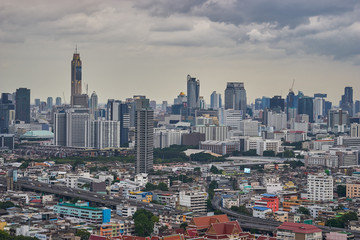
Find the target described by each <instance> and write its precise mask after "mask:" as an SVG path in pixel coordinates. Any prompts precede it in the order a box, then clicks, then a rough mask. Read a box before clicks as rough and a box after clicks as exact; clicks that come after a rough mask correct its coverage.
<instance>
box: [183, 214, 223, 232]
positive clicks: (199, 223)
mask: <svg viewBox="0 0 360 240" xmlns="http://www.w3.org/2000/svg"><path fill="white" fill-rule="evenodd" d="M226 222H229V218H228V216H227V215H226V214H222V215H214V216H204V217H194V218H192V219H191V221H190V223H189V226H190V227H195V228H196V229H205V228H209V227H210V225H211V224H212V223H226Z"/></svg>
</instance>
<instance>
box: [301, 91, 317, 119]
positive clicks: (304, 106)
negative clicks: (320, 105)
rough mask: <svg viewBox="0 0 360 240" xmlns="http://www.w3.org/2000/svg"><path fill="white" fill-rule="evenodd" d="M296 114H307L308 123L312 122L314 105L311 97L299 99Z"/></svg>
mask: <svg viewBox="0 0 360 240" xmlns="http://www.w3.org/2000/svg"><path fill="white" fill-rule="evenodd" d="M298 114H307V115H308V116H309V121H310V122H314V103H313V98H312V97H305V96H304V97H301V98H300V99H299V107H298Z"/></svg>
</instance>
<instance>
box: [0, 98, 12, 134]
mask: <svg viewBox="0 0 360 240" xmlns="http://www.w3.org/2000/svg"><path fill="white" fill-rule="evenodd" d="M14 112H15V105H14V104H13V103H12V101H9V100H7V99H6V98H4V96H2V98H1V102H0V133H8V132H9V123H10V120H14V119H11V118H12V117H11V116H12V115H14Z"/></svg>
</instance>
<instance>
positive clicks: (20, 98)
mask: <svg viewBox="0 0 360 240" xmlns="http://www.w3.org/2000/svg"><path fill="white" fill-rule="evenodd" d="M15 118H16V120H20V121H24V122H25V123H30V89H27V88H19V89H16V106H15Z"/></svg>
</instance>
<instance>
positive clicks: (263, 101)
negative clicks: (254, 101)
mask: <svg viewBox="0 0 360 240" xmlns="http://www.w3.org/2000/svg"><path fill="white" fill-rule="evenodd" d="M265 108H268V109H270V98H269V97H262V98H261V109H263V110H264V109H265Z"/></svg>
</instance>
